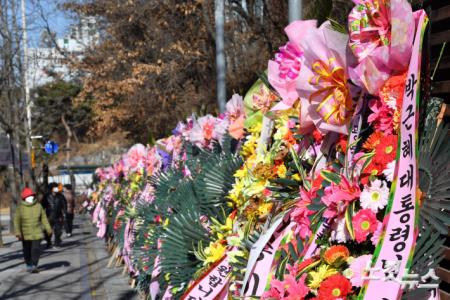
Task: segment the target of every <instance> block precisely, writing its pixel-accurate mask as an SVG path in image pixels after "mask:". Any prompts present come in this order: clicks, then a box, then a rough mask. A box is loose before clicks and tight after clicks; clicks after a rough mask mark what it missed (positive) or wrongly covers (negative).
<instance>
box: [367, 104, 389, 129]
mask: <svg viewBox="0 0 450 300" xmlns="http://www.w3.org/2000/svg"><path fill="white" fill-rule="evenodd" d="M369 109H370V110H371V111H372V113H371V114H370V115H369V117H368V118H367V122H369V124H370V125H372V126H373V127H374V128H375V130H377V131H382V132H385V133H387V134H390V133H392V132H393V130H394V114H395V110H394V109H392V108H391V107H389V105H388V104H387V103H385V102H383V101H381V100H380V99H379V98H376V99H372V100H370V102H369Z"/></svg>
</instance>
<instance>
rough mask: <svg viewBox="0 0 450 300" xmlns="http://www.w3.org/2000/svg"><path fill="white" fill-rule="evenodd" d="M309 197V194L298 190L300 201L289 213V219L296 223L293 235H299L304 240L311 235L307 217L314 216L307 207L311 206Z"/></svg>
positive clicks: (309, 222) (310, 194)
mask: <svg viewBox="0 0 450 300" xmlns="http://www.w3.org/2000/svg"><path fill="white" fill-rule="evenodd" d="M311 196H312V193H311V192H307V191H305V190H304V189H300V199H299V201H297V203H295V207H294V208H293V209H292V211H291V219H292V220H293V221H294V222H295V223H297V226H296V228H295V234H298V235H300V238H302V239H306V237H308V236H311V234H312V231H311V221H310V219H309V216H310V215H312V214H314V211H312V210H309V209H308V205H310V204H311Z"/></svg>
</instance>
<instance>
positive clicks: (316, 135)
mask: <svg viewBox="0 0 450 300" xmlns="http://www.w3.org/2000/svg"><path fill="white" fill-rule="evenodd" d="M312 136H313V138H314V140H315V141H316V143H320V142H321V141H322V140H323V134H322V133H321V132H320V131H319V129H317V128H315V129H314V131H313V132H312Z"/></svg>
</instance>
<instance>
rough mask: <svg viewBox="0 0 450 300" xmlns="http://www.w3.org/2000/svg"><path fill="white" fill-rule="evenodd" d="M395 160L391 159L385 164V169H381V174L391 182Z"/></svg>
mask: <svg viewBox="0 0 450 300" xmlns="http://www.w3.org/2000/svg"><path fill="white" fill-rule="evenodd" d="M395 165H396V161H395V160H393V161H391V162H390V163H388V164H387V166H386V169H384V170H383V175H384V176H385V177H386V180H387V181H389V182H392V180H394V172H395Z"/></svg>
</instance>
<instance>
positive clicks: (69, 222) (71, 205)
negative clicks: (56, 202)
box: [63, 184, 75, 237]
mask: <svg viewBox="0 0 450 300" xmlns="http://www.w3.org/2000/svg"><path fill="white" fill-rule="evenodd" d="M63 195H64V198H66V202H67V214H66V223H65V224H64V225H65V227H66V228H65V229H66V234H67V236H68V237H71V236H72V228H73V217H74V215H75V197H74V193H73V191H72V185H71V184H65V185H64V187H63Z"/></svg>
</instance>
